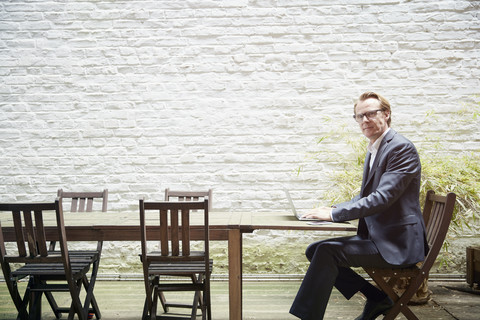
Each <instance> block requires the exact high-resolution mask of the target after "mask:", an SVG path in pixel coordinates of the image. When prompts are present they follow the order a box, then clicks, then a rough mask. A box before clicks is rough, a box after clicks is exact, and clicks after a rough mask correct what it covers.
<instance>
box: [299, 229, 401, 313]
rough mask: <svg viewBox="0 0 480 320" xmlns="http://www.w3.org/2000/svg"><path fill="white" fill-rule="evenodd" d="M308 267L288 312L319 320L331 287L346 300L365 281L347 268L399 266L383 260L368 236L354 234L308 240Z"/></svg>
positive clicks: (323, 311)
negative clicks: (364, 237)
mask: <svg viewBox="0 0 480 320" xmlns="http://www.w3.org/2000/svg"><path fill="white" fill-rule="evenodd" d="M306 256H307V259H308V260H309V261H310V266H309V268H308V270H307V273H306V274H305V277H304V279H303V282H302V284H301V286H300V289H299V290H298V293H297V296H296V297H295V300H294V302H293V304H292V307H291V308H290V313H291V314H293V315H295V316H297V317H298V318H300V319H304V320H314V319H315V320H319V319H323V316H324V314H325V309H326V308H327V303H328V300H329V298H330V294H331V292H332V289H333V287H334V286H335V287H336V288H337V289H338V291H340V293H342V295H343V296H344V297H345V298H346V299H350V298H351V297H352V296H353V295H354V294H355V293H356V292H358V291H359V290H360V289H361V288H362V287H363V286H364V285H366V284H368V282H367V281H366V280H365V279H364V278H363V277H362V276H360V275H359V274H357V273H356V272H354V271H353V270H352V269H350V267H390V268H391V267H399V266H394V265H391V264H389V263H387V262H386V261H385V260H384V259H383V258H382V256H381V255H380V253H379V252H378V249H377V247H376V246H375V244H374V243H373V241H371V240H370V239H363V238H362V237H360V236H358V235H356V236H351V237H342V238H333V239H328V240H323V241H318V242H315V243H312V244H311V245H310V246H309V247H308V248H307V250H306Z"/></svg>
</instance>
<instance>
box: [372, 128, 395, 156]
mask: <svg viewBox="0 0 480 320" xmlns="http://www.w3.org/2000/svg"><path fill="white" fill-rule="evenodd" d="M388 131H390V128H387V130H385V132H384V133H383V134H382V135H381V136H380V137H379V138H378V139H377V140H375V142H373V143H371V142H370V143H369V144H368V146H367V150H368V151H369V152H370V153H371V154H372V155H376V154H377V152H378V148H380V144H381V143H382V140H383V138H384V137H385V135H386V134H387V132H388Z"/></svg>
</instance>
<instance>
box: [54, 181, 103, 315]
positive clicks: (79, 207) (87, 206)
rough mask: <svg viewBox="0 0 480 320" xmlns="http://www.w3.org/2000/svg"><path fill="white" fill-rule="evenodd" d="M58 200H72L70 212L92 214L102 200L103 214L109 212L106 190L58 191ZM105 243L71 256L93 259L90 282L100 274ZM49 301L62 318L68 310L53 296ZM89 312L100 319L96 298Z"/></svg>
mask: <svg viewBox="0 0 480 320" xmlns="http://www.w3.org/2000/svg"><path fill="white" fill-rule="evenodd" d="M57 196H58V198H60V199H62V201H63V199H71V201H70V212H75V213H77V212H80V213H81V212H92V211H93V203H94V201H95V199H99V200H102V212H107V207H108V189H104V190H103V191H101V192H83V191H82V192H64V191H63V189H58V191H57ZM102 247H103V241H98V242H97V249H96V250H81V251H80V250H76V251H74V252H72V253H71V254H70V256H71V258H72V259H73V260H77V259H80V260H83V259H91V260H92V263H93V264H92V271H91V274H90V281H92V279H93V281H95V280H96V278H97V274H98V269H99V267H100V258H101V255H102ZM49 251H55V241H51V242H50V248H49ZM46 297H47V300H48V302H49V304H50V306H51V307H52V310H53V312H54V313H55V315H56V316H57V319H59V318H60V317H61V313H62V312H64V311H65V310H66V308H61V307H58V305H57V303H56V301H55V299H54V298H53V296H52V294H50V293H48V294H46ZM89 312H93V313H95V316H96V318H97V319H100V317H101V313H100V309H99V307H98V304H97V301H96V299H95V297H93V299H92V308H91V309H90V310H89Z"/></svg>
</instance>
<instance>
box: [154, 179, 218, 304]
mask: <svg viewBox="0 0 480 320" xmlns="http://www.w3.org/2000/svg"><path fill="white" fill-rule="evenodd" d="M212 194H213V190H212V189H208V190H206V191H185V190H170V188H167V189H165V201H202V200H205V199H208V210H209V211H210V210H211V209H212V202H213V201H212ZM192 281H193V282H195V278H194V277H192ZM199 294H201V293H199ZM159 298H160V302H161V303H162V307H163V310H164V311H165V312H168V310H169V308H170V307H175V308H191V307H192V305H190V304H185V303H174V302H167V300H166V298H165V294H164V293H163V292H159ZM199 302H200V303H199V305H198V307H199V308H201V307H202V305H201V304H202V299H199Z"/></svg>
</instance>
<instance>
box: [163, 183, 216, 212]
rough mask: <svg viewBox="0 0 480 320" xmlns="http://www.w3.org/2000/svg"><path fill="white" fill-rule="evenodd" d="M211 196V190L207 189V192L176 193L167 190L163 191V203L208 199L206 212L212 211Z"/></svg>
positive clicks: (175, 191)
mask: <svg viewBox="0 0 480 320" xmlns="http://www.w3.org/2000/svg"><path fill="white" fill-rule="evenodd" d="M212 196H213V190H212V189H208V190H207V191H178V190H170V189H169V188H167V189H165V201H172V200H174V201H175V200H176V201H201V200H204V199H208V205H209V207H208V210H211V209H212V202H213V201H212Z"/></svg>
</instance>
